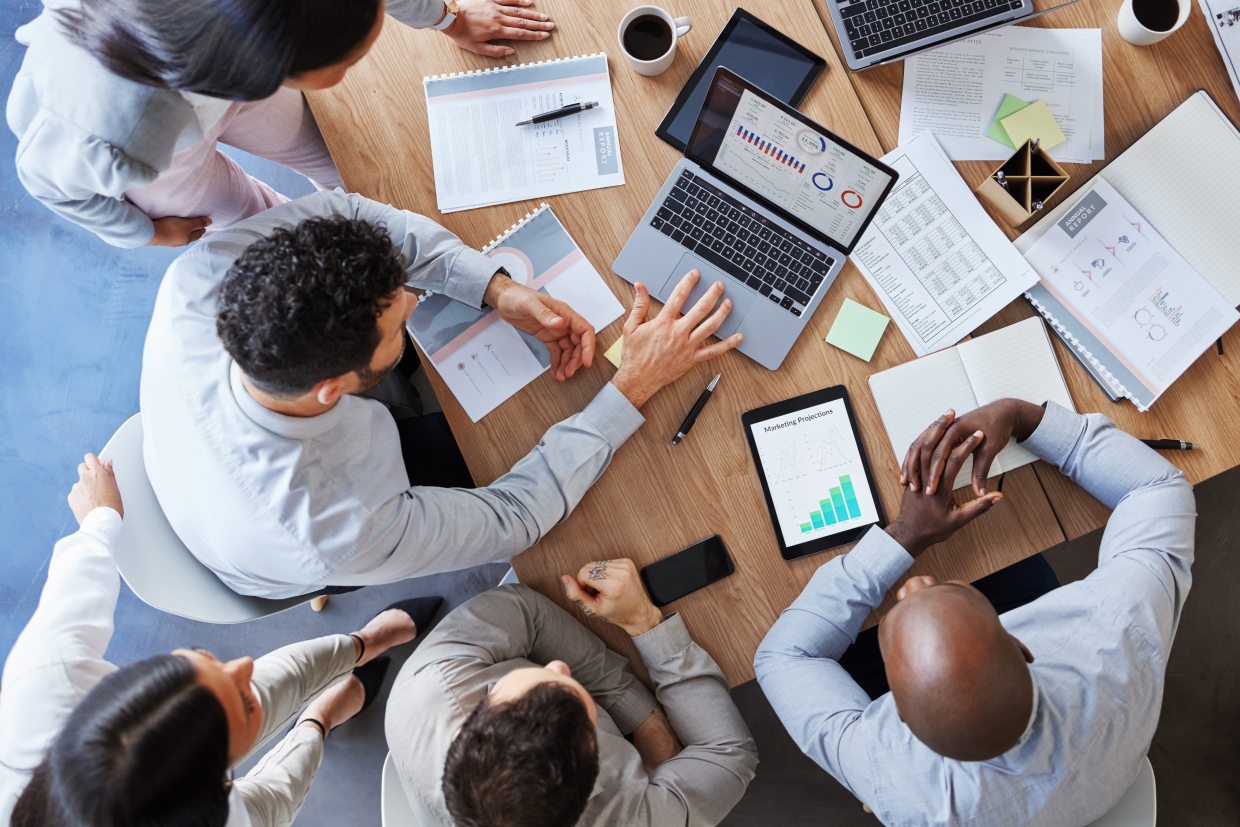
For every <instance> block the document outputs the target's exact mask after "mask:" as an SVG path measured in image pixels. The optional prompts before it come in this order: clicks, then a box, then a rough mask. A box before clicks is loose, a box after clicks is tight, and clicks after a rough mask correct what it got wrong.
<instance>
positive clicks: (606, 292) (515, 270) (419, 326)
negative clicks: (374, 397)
mask: <svg viewBox="0 0 1240 827" xmlns="http://www.w3.org/2000/svg"><path fill="white" fill-rule="evenodd" d="M482 252H483V253H485V254H486V255H488V256H489V257H490V258H491V259H492V260H493V261H494V262H495V266H496V269H498V268H500V267H503V268H504V269H505V270H507V271H508V274H509V275H510V276H511V277H512V279H513V280H514V281H517V282H520V283H521V284H524V285H526V286H527V287H530V288H532V289H534V290H537V291H539V292H542V293H546V294H547V295H549V296H552V297H553V298H557V299H560V300H562V301H564V302H567V303H568V304H569V305H570V306H571V307H572V308H573V309H574V310H576V311H577V312H578V313H580V314H581V315H582V316H584V317H585V319H586V321H588V322H589V323H590V324H592V325H594V329H595V330H602V329H603V328H604V327H606V326H607V325H609V324H611V323H612V322H614V321H615V320H616V319H618V318H620V316H621V315H622V314H623V313H624V308H623V307H621V305H620V302H619V301H618V300H617V299H616V297H615V295H613V294H612V292H611V290H610V289H608V287H607V284H606V283H605V282H604V281H603V279H602V277H601V276H600V275H599V274H598V271H597V270H595V269H594V266H593V265H592V264H590V262H589V260H588V259H587V258H586V256H585V253H583V252H582V251H581V248H580V247H578V246H577V242H575V241H573V238H572V236H570V235H569V234H568V231H567V230H566V229H564V225H563V224H561V223H560V219H559V218H557V217H556V214H555V213H554V212H552V211H551V208H549V207H548V206H547V205H546V204H543V205H542V206H541V207H539V208H538V209H537V210H536V211H535V212H533V213H531V214H529V215H527V216H526V217H525V218H524V219H522V220H521V221H520V222H519V223H518V224H516V225H514V226H513V227H512V229H510V230H508V232H506V233H504V234H503V235H502V236H500V237H499V238H497V239H496V240H495V241H493V242H492V243H491V244H488V245H487V246H486V247H484V248H483V250H482ZM406 326H407V327H408V329H409V333H410V334H411V335H412V336H413V338H414V340H415V341H416V342H417V343H418V346H419V347H421V348H422V351H423V352H424V353H425V354H426V356H427V359H428V360H429V361H430V363H431V364H432V365H433V366H434V368H435V370H437V371H438V372H439V376H440V378H441V379H443V381H444V384H446V385H447V386H448V387H449V388H450V389H451V390H452V394H453V395H454V396H455V397H456V399H457V401H458V402H460V403H461V407H462V408H464V409H465V413H467V414H469V418H470V420H472V421H474V422H477V421H478V420H479V419H481V418H482V417H484V416H486V415H487V414H489V413H490V412H491V411H493V410H495V408H496V407H498V406H499V405H500V404H502V403H503V402H505V401H507V400H508V399H509V398H511V397H512V396H513V395H514V394H515V393H517V391H519V390H521V389H522V388H524V387H525V386H526V385H528V384H529V383H530V382H533V381H534V380H535V379H537V378H538V377H539V376H540V375H542V373H543V371H545V370H547V369H548V368H549V367H551V356H550V354H549V353H548V352H547V348H546V346H545V345H544V344H543V343H542V342H540V341H539V340H538V339H537V338H535V337H534V336H531V335H530V334H528V333H524V332H522V331H520V330H517V329H516V328H515V327H513V326H512V325H510V324H508V323H507V322H505V321H504V320H502V319H501V318H500V317H499V314H498V313H496V312H495V311H494V310H492V309H490V308H484V309H482V310H477V309H475V308H472V307H470V306H469V305H467V304H463V303H461V302H458V301H455V300H454V299H450V298H448V297H447V296H445V295H443V294H440V293H427V294H426V295H425V296H423V297H422V300H421V301H420V302H418V306H417V308H416V309H415V310H414V311H413V315H412V316H410V317H409V321H408V322H407V323H406Z"/></svg>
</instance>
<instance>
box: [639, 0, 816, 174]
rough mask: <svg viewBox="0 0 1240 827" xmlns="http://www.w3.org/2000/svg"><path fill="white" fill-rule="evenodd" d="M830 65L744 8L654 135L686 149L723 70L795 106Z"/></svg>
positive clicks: (721, 34) (696, 72)
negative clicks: (699, 114) (711, 85)
mask: <svg viewBox="0 0 1240 827" xmlns="http://www.w3.org/2000/svg"><path fill="white" fill-rule="evenodd" d="M826 65H827V62H826V61H825V60H823V59H822V58H821V57H819V56H818V55H816V54H814V53H813V52H811V51H810V50H809V49H806V48H805V47H804V46H802V45H801V44H800V43H797V42H796V41H795V40H793V39H792V38H790V37H788V36H787V35H785V34H783V33H782V32H779V31H778V30H776V29H773V28H771V27H770V26H768V25H767V24H766V23H763V22H762V21H761V20H759V19H758V18H757V17H754V16H753V15H752V14H750V13H749V12H747V11H745V10H744V9H737V10H736V11H735V12H733V13H732V17H731V18H730V19H729V20H728V22H727V25H725V26H724V27H723V31H721V32H720V33H719V37H718V38H716V39H715V43H714V45H712V46H711V47H710V51H709V52H707V53H706V56H705V57H703V58H702V62H701V63H699V64H698V67H697V69H696V70H694V72H693V76H692V77H690V78H689V81H688V83H686V84H685V88H684V89H681V90H680V94H679V95H678V96H677V97H676V101H675V103H673V104H672V108H671V109H669V110H668V112H667V114H666V115H665V116H664V117H663V123H661V124H659V128H658V129H656V130H655V131H654V134H656V135H658V136H659V137H660V138H662V139H663V140H665V141H667V142H668V143H669V144H671V145H672V146H674V147H676V148H677V149H679V150H681V151H682V152H683V151H684V148H685V145H686V144H687V143H688V141H689V135H690V134H691V133H692V132H693V125H694V124H695V123H697V116H698V113H699V112H701V111H702V104H703V103H705V102H706V92H707V90H708V89H709V88H710V82H711V80H713V79H714V77H715V70H716V69H718V68H719V67H720V66H726V67H727V68H729V69H731V70H732V71H733V72H735V73H736V74H738V75H740V76H741V77H743V78H744V79H745V80H747V81H749V82H750V83H752V84H754V85H755V86H758V87H760V88H761V89H763V90H765V91H766V92H767V93H768V94H770V95H773V96H774V97H776V98H778V99H779V100H781V101H783V102H784V103H786V104H788V105H789V106H792V107H794V108H795V107H797V106H799V105H800V103H801V100H802V99H803V98H804V97H805V93H806V92H808V91H809V88H810V87H811V86H813V85H814V81H815V80H816V79H817V78H818V75H819V74H821V72H822V70H823V69H824V68H825V67H826Z"/></svg>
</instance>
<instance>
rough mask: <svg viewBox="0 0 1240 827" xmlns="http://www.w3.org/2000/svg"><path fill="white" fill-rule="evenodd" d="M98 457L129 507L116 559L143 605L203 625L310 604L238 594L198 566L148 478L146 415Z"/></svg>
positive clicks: (306, 599)
mask: <svg viewBox="0 0 1240 827" xmlns="http://www.w3.org/2000/svg"><path fill="white" fill-rule="evenodd" d="M99 458H100V459H105V460H107V459H110V460H112V462H113V468H114V470H115V471H116V483H117V485H119V486H120V489H121V502H122V504H123V505H124V508H125V520H124V526H123V527H122V529H121V535H120V537H119V538H118V540H117V542H116V546H115V548H114V549H113V550H112V556H113V557H114V558H115V560H116V567H117V569H119V570H120V573H121V577H123V578H125V582H126V583H128V584H129V588H131V589H133V593H134V594H136V595H137V596H138V597H139V598H140V599H141V600H142V602H144V603H146V604H147V605H150V606H154V607H155V608H156V609H159V610H160V611H164V612H168V613H169V614H174V615H179V616H180V617H188V618H189V619H190V620H201V621H203V622H204V623H243V622H245V621H247V620H256V619H257V618H260V617H266V616H267V615H273V614H276V613H278V612H282V611H284V610H286V609H291V608H293V607H294V606H300V605H301V604H302V603H308V602H309V601H310V599H311V598H310V597H309V596H303V597H290V598H287V599H284V600H267V599H266V598H262V597H247V596H245V595H241V594H237V593H236V592H234V591H233V590H232V589H230V588H228V586H225V585H224V583H223V581H221V580H220V579H219V578H218V577H216V576H215V574H214V572H212V571H211V570H210V569H209V568H207V567H206V566H204V565H203V564H202V563H200V562H198V559H197V558H196V557H194V555H193V554H191V553H190V550H189V549H187V548H186V547H185V544H184V543H182V542H181V538H179V537H177V535H176V532H175V531H173V530H172V526H171V525H169V523H168V518H167V517H165V516H164V511H163V509H162V508H160V507H159V500H157V499H156V498H155V491H154V489H152V488H151V481H150V480H148V479H147V477H146V465H145V463H144V462H143V460H142V414H140V413H137V414H134V415H133V416H131V417H130V418H129V420H128V421H126V422H125V424H124V425H122V426H121V427H120V429H119V430H118V431H117V432H116V433H115V434H113V435H112V438H111V439H110V440H108V444H107V445H105V446H104V448H103V450H102V451H100V452H99ZM187 473H190V472H188V471H187Z"/></svg>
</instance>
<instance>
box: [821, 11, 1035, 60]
mask: <svg viewBox="0 0 1240 827" xmlns="http://www.w3.org/2000/svg"><path fill="white" fill-rule="evenodd" d="M837 5H838V6H839V9H840V15H841V16H842V17H843V18H844V28H845V29H846V32H840V34H846V35H847V37H848V42H849V45H851V46H852V48H853V52H854V53H856V55H857V57H866V56H867V55H872V54H876V53H877V52H886V51H888V50H890V49H898V48H900V47H901V46H907V45H909V44H911V43H916V42H917V41H919V40H923V39H925V38H927V37H931V38H932V37H934V36H935V35H940V34H946V33H948V32H954V31H958V30H961V29H966V28H968V27H969V26H971V25H973V24H975V23H982V22H984V21H986V20H988V19H990V18H992V17H996V16H999V15H1004V14H1007V13H1008V12H1010V11H1011V10H1013V9H1019V8H1020V6H1021V4H1020V0H934V2H931V0H852V2H848V3H838V4H837Z"/></svg>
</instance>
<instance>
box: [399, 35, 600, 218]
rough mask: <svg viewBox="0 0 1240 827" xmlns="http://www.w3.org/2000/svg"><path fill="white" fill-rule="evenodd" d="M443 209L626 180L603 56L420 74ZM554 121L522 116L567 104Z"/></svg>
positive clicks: (437, 195) (437, 191) (438, 200)
mask: <svg viewBox="0 0 1240 827" xmlns="http://www.w3.org/2000/svg"><path fill="white" fill-rule="evenodd" d="M422 85H423V86H424V87H425V90H426V117H427V125H428V126H429V127H430V133H431V158H432V161H433V164H434V168H435V200H436V203H437V205H438V207H439V211H440V212H442V213H450V212H457V211H459V210H470V209H473V208H475V207H485V206H487V205H490V204H507V203H510V202H512V201H525V200H527V199H530V198H545V197H547V196H549V195H562V194H563V193H566V192H579V191H581V190H592V189H598V188H600V187H618V186H620V185H621V184H623V183H624V168H623V167H622V165H621V163H620V144H619V142H618V141H617V136H618V133H617V130H616V106H615V103H613V101H612V98H611V75H610V74H609V73H608V70H607V55H603V54H598V55H589V56H586V57H574V58H567V59H564V60H552V61H546V62H541V63H525V64H522V65H520V66H503V67H500V68H496V69H487V70H485V71H481V72H464V73H461V74H454V75H438V76H436V77H430V78H423V79H422ZM595 101H597V102H598V104H599V106H598V107H596V108H594V109H588V110H586V111H585V112H578V113H577V114H575V115H566V116H564V117H563V118H557V119H556V120H554V121H548V122H546V123H541V124H532V125H529V126H517V125H516V124H517V123H518V122H519V121H524V120H527V119H529V118H532V117H533V116H535V115H541V114H542V113H544V112H551V111H552V110H555V109H560V108H561V107H564V106H568V105H570V104H574V103H590V102H595Z"/></svg>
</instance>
